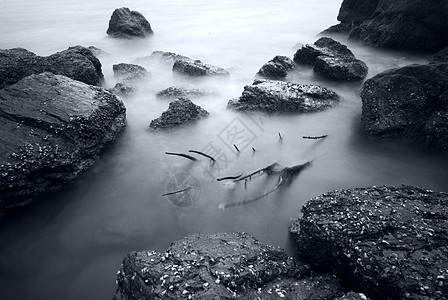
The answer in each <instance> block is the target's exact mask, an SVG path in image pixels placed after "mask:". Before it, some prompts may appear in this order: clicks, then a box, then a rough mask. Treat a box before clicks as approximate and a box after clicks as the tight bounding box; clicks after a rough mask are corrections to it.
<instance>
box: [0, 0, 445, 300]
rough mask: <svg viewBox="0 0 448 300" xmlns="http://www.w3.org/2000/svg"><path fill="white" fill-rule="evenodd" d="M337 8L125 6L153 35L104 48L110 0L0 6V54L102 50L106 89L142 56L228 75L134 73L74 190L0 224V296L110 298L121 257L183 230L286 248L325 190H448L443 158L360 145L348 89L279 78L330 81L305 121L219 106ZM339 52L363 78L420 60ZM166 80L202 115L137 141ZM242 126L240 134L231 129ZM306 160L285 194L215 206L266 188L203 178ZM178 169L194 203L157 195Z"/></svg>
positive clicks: (158, 105) (257, 182) (354, 100)
mask: <svg viewBox="0 0 448 300" xmlns="http://www.w3.org/2000/svg"><path fill="white" fill-rule="evenodd" d="M187 2H188V3H187ZM340 3H341V1H332V0H325V1H318V2H317V1H307V0H298V1H294V3H291V1H276V2H275V4H273V2H272V1H260V0H259V1H253V0H247V1H221V2H219V3H214V2H210V1H204V0H195V1H179V0H178V1H157V2H156V1H141V0H140V1H138V0H135V1H127V3H126V5H128V6H129V7H130V8H131V9H135V10H139V11H140V12H142V13H143V14H144V15H145V16H147V18H148V19H149V20H150V22H151V25H152V27H153V29H154V31H155V33H156V34H155V36H154V37H153V38H151V39H149V40H142V41H116V40H112V39H109V38H107V37H106V36H105V31H106V27H107V23H108V20H109V17H110V14H111V12H112V11H113V9H114V8H116V7H121V6H122V5H123V3H122V1H116V0H112V1H107V2H103V1H84V0H82V1H68V0H65V1H56V0H46V1H39V2H37V1H30V0H27V1H25V0H22V1H15V2H12V1H4V3H2V4H3V6H2V11H0V36H1V39H0V48H11V47H18V46H20V47H25V48H27V49H29V50H31V51H34V52H36V53H37V54H40V55H48V54H51V53H54V52H56V51H60V50H63V49H65V48H67V47H69V46H72V45H76V44H82V45H86V46H88V45H94V46H97V47H99V48H101V49H103V50H104V51H106V52H108V53H109V55H105V56H103V57H101V61H102V63H103V70H104V73H105V76H106V80H107V85H108V86H109V87H111V86H113V85H114V84H115V79H114V78H113V72H112V65H113V64H115V63H120V62H132V61H134V60H135V59H136V58H138V57H141V56H145V55H149V54H150V53H151V52H152V51H153V50H164V51H173V52H176V53H179V54H182V55H187V56H189V57H191V58H194V59H201V60H203V61H204V62H206V63H211V64H215V65H218V66H222V67H224V68H230V70H231V75H232V78H231V79H230V80H221V79H213V80H204V81H200V82H196V81H183V80H182V79H180V78H174V77H173V76H172V73H171V70H170V68H169V67H167V66H166V65H158V64H155V63H151V64H148V65H145V67H147V68H148V69H149V70H150V71H151V73H152V77H151V79H149V80H147V81H146V82H142V83H141V84H140V85H139V87H138V88H139V91H138V93H137V95H136V96H135V97H133V98H128V99H124V101H125V104H126V107H127V116H128V117H127V118H128V127H127V129H126V131H125V132H124V134H123V135H122V136H121V138H120V139H119V140H118V142H117V143H116V144H115V145H114V146H113V147H112V148H111V149H110V150H109V151H108V152H107V153H106V154H105V155H104V156H103V157H102V159H101V160H100V161H99V163H98V164H97V165H96V166H95V167H94V168H93V169H92V170H91V171H89V172H88V173H86V174H85V175H84V176H83V177H82V178H81V179H80V180H79V181H78V182H77V183H76V184H74V185H73V186H70V187H67V188H65V189H64V190H62V191H59V192H57V193H55V194H52V195H49V196H47V197H45V198H44V199H42V200H41V201H39V203H38V204H37V205H31V206H29V207H27V208H25V209H23V210H22V211H21V212H20V213H19V214H17V215H14V216H12V217H10V218H9V219H7V220H5V221H4V222H3V223H2V225H1V228H0V298H1V299H13V298H14V299H25V298H29V299H56V298H64V299H78V298H84V299H110V297H111V295H112V293H113V291H114V288H115V286H114V281H115V273H116V270H117V269H118V267H119V265H120V262H121V260H122V258H123V256H124V255H125V254H126V253H128V252H129V251H132V250H143V249H155V250H159V251H163V250H164V249H166V248H167V247H168V245H169V244H170V242H172V241H173V240H176V239H179V238H182V237H183V236H185V235H186V234H189V233H193V232H203V233H212V232H222V231H246V232H248V233H250V234H253V235H255V236H256V237H257V238H259V239H260V240H262V241H263V242H266V243H270V244H275V245H279V246H282V247H284V248H289V246H290V245H289V241H288V234H287V226H288V222H289V219H290V218H292V217H294V216H297V215H298V214H299V209H300V207H301V206H302V205H303V203H305V202H306V201H307V200H308V199H310V198H311V197H313V196H316V195H318V194H321V193H323V192H326V191H329V190H332V189H339V188H350V187H362V186H370V185H383V184H389V185H391V184H394V185H398V184H411V185H418V186H422V187H426V188H431V189H435V190H440V191H448V174H447V173H446V169H447V167H448V160H447V158H446V157H444V156H442V155H439V154H436V153H430V152H428V151H426V150H422V149H415V147H410V146H409V145H398V144H396V143H391V142H378V141H373V140H370V139H368V138H366V137H365V136H364V135H363V134H362V133H361V131H360V128H359V127H360V114H361V100H360V98H359V95H358V94H359V89H360V87H361V85H360V84H359V83H351V84H343V83H331V82H327V81H324V80H322V79H320V78H318V77H316V76H314V75H313V73H312V71H311V70H310V69H307V68H302V69H301V70H300V71H299V72H298V73H296V74H294V75H293V76H292V77H291V78H290V80H291V81H294V82H300V83H315V84H320V85H324V86H327V87H330V88H332V89H334V90H335V91H337V92H338V93H339V94H340V95H341V96H342V101H341V103H340V104H339V105H338V106H337V107H335V108H333V109H330V110H328V111H325V112H321V113H316V114H306V115H287V116H268V115H264V114H244V113H235V112H231V111H228V110H226V108H225V107H226V104H227V101H228V100H229V99H232V98H236V97H238V96H239V95H240V94H241V91H242V88H243V86H244V85H245V84H249V83H251V81H252V78H253V76H254V74H255V73H256V72H257V71H258V69H259V68H260V66H261V65H262V64H263V63H265V62H266V61H268V60H269V59H272V58H273V57H274V56H275V55H287V56H289V57H292V55H293V52H294V50H293V47H294V45H296V44H297V43H310V42H313V41H314V40H315V39H316V37H315V35H316V34H317V33H318V32H319V31H321V30H322V29H324V28H327V27H328V26H330V25H332V24H334V23H335V22H336V20H335V19H336V15H337V11H338V8H339V6H340ZM349 46H350V47H351V48H352V50H353V51H354V53H355V54H356V55H357V56H358V57H359V58H360V59H362V60H364V61H365V62H366V63H367V64H368V66H369V68H370V73H369V76H373V75H374V74H377V73H378V72H381V71H383V70H385V69H388V68H392V67H397V66H403V65H406V64H409V63H413V62H424V61H425V58H418V57H412V56H410V55H406V54H402V53H390V52H383V51H377V50H372V49H368V48H363V47H360V46H358V45H356V44H350V45H349ZM170 85H181V86H185V87H189V88H203V89H207V90H215V91H216V92H217V95H213V96H208V97H205V98H202V99H197V100H194V102H195V103H196V104H199V105H200V106H202V107H204V108H205V109H206V110H208V111H209V112H210V116H209V117H208V118H207V119H204V120H201V121H199V122H197V123H195V124H193V125H190V126H186V127H184V128H181V129H179V130H176V131H173V132H170V133H165V134H154V133H150V132H148V130H147V128H148V125H149V122H150V121H151V120H152V119H154V118H156V117H158V116H159V115H160V114H161V112H162V111H164V110H165V109H166V108H167V107H168V102H167V101H164V100H160V99H156V98H155V93H156V92H158V91H160V90H161V89H164V88H166V87H168V86H170ZM241 131H243V132H244V134H243V135H242V137H241V136H240V135H236V133H237V132H241ZM279 132H280V133H281V135H282V137H283V139H282V140H280V139H279V135H278V133H279ZM323 134H328V137H327V138H326V139H323V140H304V139H302V138H301V137H302V136H304V135H323ZM237 138H238V139H237ZM234 143H235V144H238V145H239V148H240V152H239V153H238V152H237V151H236V149H235V148H234V147H233V144H234ZM252 147H253V148H254V149H255V152H254V151H253V150H252ZM191 149H193V150H199V151H204V152H205V151H207V152H208V153H211V152H210V151H213V153H214V157H215V158H217V162H216V163H215V164H212V163H211V162H210V161H209V160H208V159H207V158H205V157H200V156H197V155H196V157H198V158H199V161H198V162H191V161H189V160H187V159H185V158H182V157H174V156H168V155H165V154H164V152H165V151H170V152H183V153H188V150H191ZM218 158H219V159H218ZM310 160H312V161H313V164H312V166H311V167H309V168H307V169H305V170H303V172H302V173H300V174H299V175H298V177H297V178H295V179H294V181H293V182H292V184H291V185H290V186H289V187H287V188H284V189H279V190H278V191H276V192H274V193H272V194H270V195H268V196H267V197H264V198H262V199H260V200H258V201H256V202H253V203H251V204H248V205H245V206H237V207H234V208H229V209H227V210H224V211H223V210H220V209H218V206H219V205H220V204H223V203H224V204H225V203H230V202H235V201H243V200H245V199H251V198H254V197H257V196H259V195H261V194H262V193H263V192H265V191H267V190H269V189H271V188H272V187H274V186H275V184H276V183H277V181H276V177H275V176H260V177H257V178H253V179H252V180H251V181H248V182H247V184H246V185H245V184H244V183H242V182H241V183H239V184H232V183H230V182H226V181H222V182H218V181H216V178H218V177H223V176H235V175H238V174H240V173H242V172H243V173H245V174H248V173H250V172H252V171H255V170H258V169H260V168H263V167H265V166H267V165H270V164H272V163H274V162H278V163H279V164H281V165H283V166H292V165H297V164H301V163H304V162H306V161H310ZM177 174H191V175H192V176H194V178H195V179H196V180H197V182H199V186H200V195H199V197H198V198H197V199H196V200H195V201H194V202H193V204H192V205H190V206H188V207H180V206H176V205H174V204H173V202H172V201H170V200H169V199H168V198H167V197H164V196H162V195H163V194H164V193H167V192H171V191H172V190H171V189H172V186H171V185H169V182H170V178H173V176H176V175H177ZM167 185H168V187H167ZM178 186H181V185H178ZM190 195H193V194H190ZM291 254H292V252H291Z"/></svg>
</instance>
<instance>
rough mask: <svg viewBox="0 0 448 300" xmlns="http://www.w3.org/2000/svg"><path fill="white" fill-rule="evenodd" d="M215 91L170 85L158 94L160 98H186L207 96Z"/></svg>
mask: <svg viewBox="0 0 448 300" xmlns="http://www.w3.org/2000/svg"><path fill="white" fill-rule="evenodd" d="M215 94H216V92H215V91H206V90H199V89H186V88H184V87H180V86H170V87H169V88H166V89H164V90H161V91H160V92H158V93H157V94H156V96H157V98H160V99H176V98H180V97H186V98H201V97H205V96H211V95H215Z"/></svg>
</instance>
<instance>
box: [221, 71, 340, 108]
mask: <svg viewBox="0 0 448 300" xmlns="http://www.w3.org/2000/svg"><path fill="white" fill-rule="evenodd" d="M338 102H339V96H338V95H337V94H336V93H335V92H333V91H331V90H329V89H327V88H324V87H320V86H317V85H305V84H295V83H290V82H284V81H275V80H258V79H256V80H254V82H253V83H252V85H247V86H245V87H244V91H243V94H242V95H241V97H240V98H239V99H237V100H230V101H229V103H228V104H227V108H230V109H234V110H242V111H251V110H258V111H266V112H270V113H282V112H292V113H294V112H300V113H307V112H316V111H322V110H325V109H327V108H329V107H332V106H334V105H335V104H336V103H338Z"/></svg>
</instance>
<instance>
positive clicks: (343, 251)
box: [290, 186, 448, 299]
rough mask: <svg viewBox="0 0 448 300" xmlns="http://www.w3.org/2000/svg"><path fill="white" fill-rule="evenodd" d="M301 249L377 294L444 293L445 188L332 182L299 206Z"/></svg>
mask: <svg viewBox="0 0 448 300" xmlns="http://www.w3.org/2000/svg"><path fill="white" fill-rule="evenodd" d="M302 212H303V216H302V217H301V218H300V219H299V220H297V221H295V222H293V224H292V225H291V227H290V233H291V235H292V236H293V238H294V240H295V241H296V244H297V247H298V253H299V255H300V256H301V257H302V258H303V259H305V260H306V261H307V262H309V263H310V264H312V266H313V267H317V268H319V269H321V270H324V271H327V272H332V273H334V274H337V275H338V276H340V278H342V279H344V280H346V281H347V282H348V283H349V284H351V285H353V286H354V287H356V288H358V290H360V291H363V292H365V293H366V294H367V295H371V296H372V298H375V299H446V295H448V248H447V242H448V194H446V193H437V192H433V191H429V190H424V189H420V188H417V187H410V186H402V187H371V188H357V189H347V190H336V191H333V192H329V193H326V194H323V195H321V196H318V197H316V198H314V199H312V200H310V201H309V202H308V203H306V204H305V205H304V206H303V208H302Z"/></svg>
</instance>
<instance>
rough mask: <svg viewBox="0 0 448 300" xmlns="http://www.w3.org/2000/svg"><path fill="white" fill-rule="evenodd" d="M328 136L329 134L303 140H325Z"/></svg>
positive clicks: (307, 137) (306, 137) (304, 137)
mask: <svg viewBox="0 0 448 300" xmlns="http://www.w3.org/2000/svg"><path fill="white" fill-rule="evenodd" d="M327 136H328V134H325V135H320V136H302V138H303V139H307V140H318V139H324V138H326V137H327Z"/></svg>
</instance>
